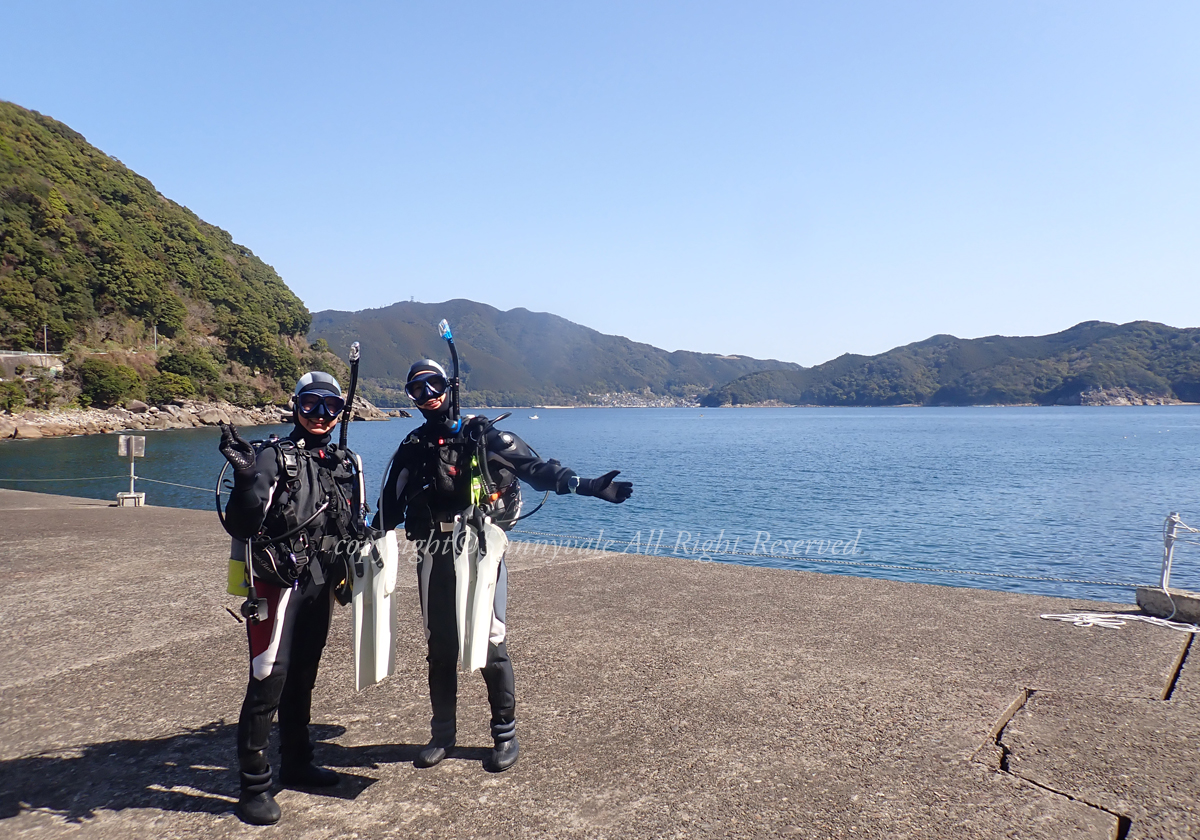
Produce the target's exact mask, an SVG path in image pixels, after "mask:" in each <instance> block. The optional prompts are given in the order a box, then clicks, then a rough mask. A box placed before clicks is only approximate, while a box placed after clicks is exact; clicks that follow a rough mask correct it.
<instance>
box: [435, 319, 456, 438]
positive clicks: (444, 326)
mask: <svg viewBox="0 0 1200 840" xmlns="http://www.w3.org/2000/svg"><path fill="white" fill-rule="evenodd" d="M438 332H439V333H441V336H442V338H444V339H446V343H447V344H449V345H450V360H451V361H452V362H453V363H454V375H453V376H452V377H451V378H450V413H449V415H448V416H447V418H446V426H447V428H449V429H450V434H452V435H456V434H458V433H459V432H460V431H462V417H461V416H460V415H459V413H458V349H457V348H455V346H454V335H453V333H451V332H450V322H449V321H447V320H446V319H445V318H443V319H442V321H441V323H440V324H438Z"/></svg>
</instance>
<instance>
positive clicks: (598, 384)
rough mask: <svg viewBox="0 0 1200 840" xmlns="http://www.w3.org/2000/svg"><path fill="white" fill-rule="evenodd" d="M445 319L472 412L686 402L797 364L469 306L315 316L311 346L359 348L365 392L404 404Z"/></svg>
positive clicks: (440, 355) (437, 348)
mask: <svg viewBox="0 0 1200 840" xmlns="http://www.w3.org/2000/svg"><path fill="white" fill-rule="evenodd" d="M442 318H446V319H448V320H449V321H450V324H451V326H452V327H453V329H454V336H455V343H456V344H457V345H458V348H459V355H460V356H461V357H462V373H463V380H464V382H463V387H464V400H469V401H470V404H471V405H543V404H585V405H588V404H594V403H595V402H596V401H597V395H603V394H641V395H647V396H660V397H685V396H694V395H695V394H697V393H700V392H703V391H707V390H708V389H709V388H712V387H713V386H715V385H718V384H721V383H723V382H728V381H729V380H730V379H733V378H734V377H737V376H741V375H742V374H744V373H748V372H751V371H757V370H766V369H771V368H783V369H798V368H799V365H796V364H793V363H790V362H779V361H775V360H773V359H768V360H762V359H751V358H748V357H746V356H718V355H714V354H711V353H692V352H688V351H683V350H681V351H676V352H673V353H671V352H667V351H666V350H661V349H659V348H657V347H652V346H651V345H649V344H640V343H638V342H636V341H630V340H629V339H627V338H623V337H621V336H616V335H605V334H603V333H599V332H597V331H596V330H593V329H589V328H587V327H583V326H580V325H579V324H575V323H572V322H571V321H568V320H566V319H565V318H560V317H558V316H557V315H550V314H547V313H545V312H530V311H529V310H528V309H511V310H508V311H507V312H504V311H501V310H499V309H496V308H495V307H493V306H488V305H487V304H484V303H476V302H474V301H470V300H450V301H446V302H445V303H436V304H435V303H416V302H409V301H404V302H401V303H396V304H393V305H392V306H387V307H384V308H382V309H367V310H363V311H361V312H337V311H332V310H329V311H323V312H317V313H314V315H313V326H312V332H311V333H310V335H309V338H310V339H313V340H317V339H324V340H326V341H328V342H329V345H330V346H331V347H332V348H333V349H334V350H336V351H338V352H339V353H343V352H344V351H345V349H346V348H347V347H348V346H349V343H350V342H351V341H356V340H357V341H360V342H362V347H363V360H362V375H363V377H364V380H365V381H366V383H367V390H366V391H365V393H366V394H367V395H368V397H369V398H371V399H375V400H376V401H380V400H382V401H384V403H385V404H391V405H403V404H406V403H407V398H406V397H405V396H404V394H403V392H402V390H401V389H402V388H403V387H404V378H405V376H406V374H407V373H408V367H409V365H410V364H412V363H413V362H414V361H416V360H417V359H419V358H422V357H431V358H433V359H437V360H440V361H442V363H443V364H446V365H449V358H448V357H449V353H448V351H447V349H446V342H444V341H442V340H441V339H440V338H439V337H438V334H437V330H436V329H435V325H436V324H437V323H438V321H440V320H441V319H442Z"/></svg>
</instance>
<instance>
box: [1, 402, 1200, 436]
mask: <svg viewBox="0 0 1200 840" xmlns="http://www.w3.org/2000/svg"><path fill="white" fill-rule="evenodd" d="M360 399H361V398H357V399H355V412H354V418H353V419H354V420H389V419H391V418H394V417H403V416H405V414H403V413H401V412H405V413H407V409H403V408H392V407H384V408H377V407H375V406H373V405H371V404H370V403H365V401H364V405H359V400H360ZM1198 405H1200V403H1187V402H1164V403H1144V404H1131V403H1122V402H1112V403H1102V404H1090V405H1079V406H1075V405H1040V404H1038V403H980V404H973V405H936V406H933V405H921V404H919V403H906V404H903V405H790V404H785V403H776V402H767V403H746V404H740V405H722V406H702V405H657V406H651V405H638V404H630V405H611V404H604V405H532V406H511V405H503V406H500V405H497V406H464V407H463V410H464V411H496V410H506V409H507V410H511V411H541V410H555V409H597V408H598V409H614V408H615V409H624V408H650V409H680V408H682V409H702V410H706V411H716V410H718V409H755V408H798V409H799V408H804V409H811V408H825V409H847V408H849V409H878V408H884V409H901V408H921V409H930V408H932V409H938V408H943V409H946V408H949V409H961V408H1001V409H1003V408H1174V407H1189V406H1190V407H1195V406H1198ZM291 417H292V413H291V410H290V409H288V408H284V407H280V406H267V407H254V408H245V407H242V406H236V405H233V404H231V403H226V402H216V403H207V402H203V403H202V402H193V401H190V400H189V401H176V402H173V403H169V404H166V405H161V406H146V407H145V408H142V409H140V410H132V409H127V408H121V407H119V406H113V407H112V408H108V409H98V408H65V409H64V408H57V409H27V410H25V411H23V412H20V413H18V414H0V440H38V439H41V438H48V437H75V436H79V435H98V434H115V433H118V432H135V431H168V430H171V429H191V428H198V427H200V426H215V425H217V424H218V423H231V424H232V425H234V426H237V427H239V428H241V427H247V426H272V425H277V424H280V423H289V422H291Z"/></svg>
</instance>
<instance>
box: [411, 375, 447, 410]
mask: <svg viewBox="0 0 1200 840" xmlns="http://www.w3.org/2000/svg"><path fill="white" fill-rule="evenodd" d="M448 385H449V383H448V382H446V377H444V376H442V375H440V374H437V373H427V374H420V375H419V376H416V377H414V378H413V379H412V380H411V381H410V382H409V383H408V384H407V385H405V386H404V392H405V393H406V394H408V396H409V398H410V399H411V400H412V401H413V402H415V403H416V404H417V405H420V404H421V403H426V402H429V401H430V400H432V399H436V398H437V397H440V396H441V395H442V394H444V393H446V387H447V386H448Z"/></svg>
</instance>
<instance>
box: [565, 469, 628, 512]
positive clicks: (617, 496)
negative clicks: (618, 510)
mask: <svg viewBox="0 0 1200 840" xmlns="http://www.w3.org/2000/svg"><path fill="white" fill-rule="evenodd" d="M620 474H621V471H620V470H613V471H612V472H606V473H605V474H604V475H602V476H600V477H599V478H581V479H579V486H578V487H576V488H575V492H576V493H578V494H579V495H580V496H595V497H596V498H597V499H603V500H604V501H606V502H612V503H613V504H614V505H619V504H621V502H623V501H625V500H626V499H628V498H629V497H630V496H632V495H633V482H632V481H613V479H614V478H616V477H617V476H619V475H620Z"/></svg>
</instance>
